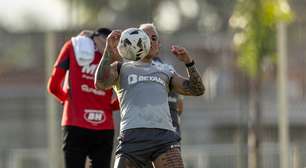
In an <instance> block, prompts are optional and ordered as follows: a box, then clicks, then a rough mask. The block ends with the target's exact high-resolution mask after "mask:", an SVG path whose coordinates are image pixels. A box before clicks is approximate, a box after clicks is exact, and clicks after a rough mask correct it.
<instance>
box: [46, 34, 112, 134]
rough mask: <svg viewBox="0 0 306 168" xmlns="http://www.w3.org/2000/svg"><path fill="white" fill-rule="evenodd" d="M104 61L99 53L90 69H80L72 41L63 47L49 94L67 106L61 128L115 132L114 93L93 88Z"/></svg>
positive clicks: (50, 81) (51, 80) (89, 66)
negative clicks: (74, 127) (71, 127)
mask: <svg viewBox="0 0 306 168" xmlns="http://www.w3.org/2000/svg"><path fill="white" fill-rule="evenodd" d="M101 58H102V56H101V54H100V53H99V52H98V51H96V52H95V58H94V60H93V61H92V62H91V63H90V64H89V65H85V66H80V65H79V64H78V63H77V61H76V58H75V54H74V50H73V45H72V42H71V40H69V41H68V42H66V43H65V45H64V46H63V48H62V50H61V52H60V54H59V56H58V58H57V60H56V62H55V64H54V69H53V73H52V75H51V77H50V79H49V91H50V92H51V93H52V94H54V95H55V96H56V97H57V98H58V99H59V101H61V102H62V103H63V104H64V109H63V114H62V122H61V125H62V126H78V127H82V128H88V129H95V130H105V129H114V124H113V117H112V110H113V108H115V109H114V110H116V108H117V107H112V94H113V91H112V89H109V90H97V89H95V86H94V74H95V70H96V68H97V66H98V64H99V61H100V59H101ZM68 71H69V73H68V75H67V79H66V81H65V84H64V86H63V87H62V83H63V80H64V78H65V74H66V72H68ZM115 104H116V103H115Z"/></svg>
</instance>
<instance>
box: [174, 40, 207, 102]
mask: <svg viewBox="0 0 306 168" xmlns="http://www.w3.org/2000/svg"><path fill="white" fill-rule="evenodd" d="M171 52H172V53H173V54H174V55H175V56H176V57H177V58H178V59H179V60H180V61H182V62H183V63H184V64H185V65H186V68H187V72H188V77H189V78H183V77H182V76H180V75H178V74H174V76H173V78H172V80H171V84H170V85H171V86H172V88H173V89H174V90H175V91H176V92H177V93H179V94H182V95H189V96H200V95H203V94H204V92H205V87H204V84H203V82H202V79H201V76H200V75H199V72H198V71H197V69H196V67H195V63H194V60H192V58H191V56H190V55H189V54H188V52H187V51H186V49H185V48H183V47H179V46H172V47H171Z"/></svg>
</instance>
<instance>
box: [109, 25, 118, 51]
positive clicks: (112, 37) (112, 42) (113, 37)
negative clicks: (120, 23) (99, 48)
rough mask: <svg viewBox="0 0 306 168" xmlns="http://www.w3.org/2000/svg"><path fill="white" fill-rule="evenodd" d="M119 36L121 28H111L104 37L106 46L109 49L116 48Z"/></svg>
mask: <svg viewBox="0 0 306 168" xmlns="http://www.w3.org/2000/svg"><path fill="white" fill-rule="evenodd" d="M120 36H121V30H113V31H112V32H111V33H110V34H109V35H108V36H107V38H106V47H107V48H108V49H111V50H114V49H116V48H117V45H118V43H119V39H120Z"/></svg>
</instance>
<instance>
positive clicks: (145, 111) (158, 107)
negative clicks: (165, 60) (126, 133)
mask: <svg viewBox="0 0 306 168" xmlns="http://www.w3.org/2000/svg"><path fill="white" fill-rule="evenodd" d="M172 75H173V72H172V71H171V70H170V69H169V68H168V67H167V66H154V65H152V64H151V63H142V62H134V61H131V62H125V63H123V64H122V66H121V70H120V75H119V80H118V83H117V84H116V86H115V90H116V92H117V96H118V98H119V101H120V109H121V110H120V113H121V123H120V127H121V131H123V130H127V129H131V128H160V129H167V130H171V131H175V129H174V127H173V125H172V120H171V115H170V110H169V105H168V91H169V88H168V86H169V80H170V77H171V76H172Z"/></svg>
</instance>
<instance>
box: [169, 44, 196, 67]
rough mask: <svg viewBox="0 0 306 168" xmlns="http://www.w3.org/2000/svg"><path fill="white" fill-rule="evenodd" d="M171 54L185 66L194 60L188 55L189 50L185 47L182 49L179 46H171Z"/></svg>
mask: <svg viewBox="0 0 306 168" xmlns="http://www.w3.org/2000/svg"><path fill="white" fill-rule="evenodd" d="M171 52H172V53H173V54H174V55H175V56H176V58H178V59H179V60H180V61H182V62H184V63H185V64H189V63H191V62H192V58H191V57H190V55H189V54H188V52H187V50H186V49H185V48H184V47H180V46H177V45H172V46H171Z"/></svg>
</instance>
